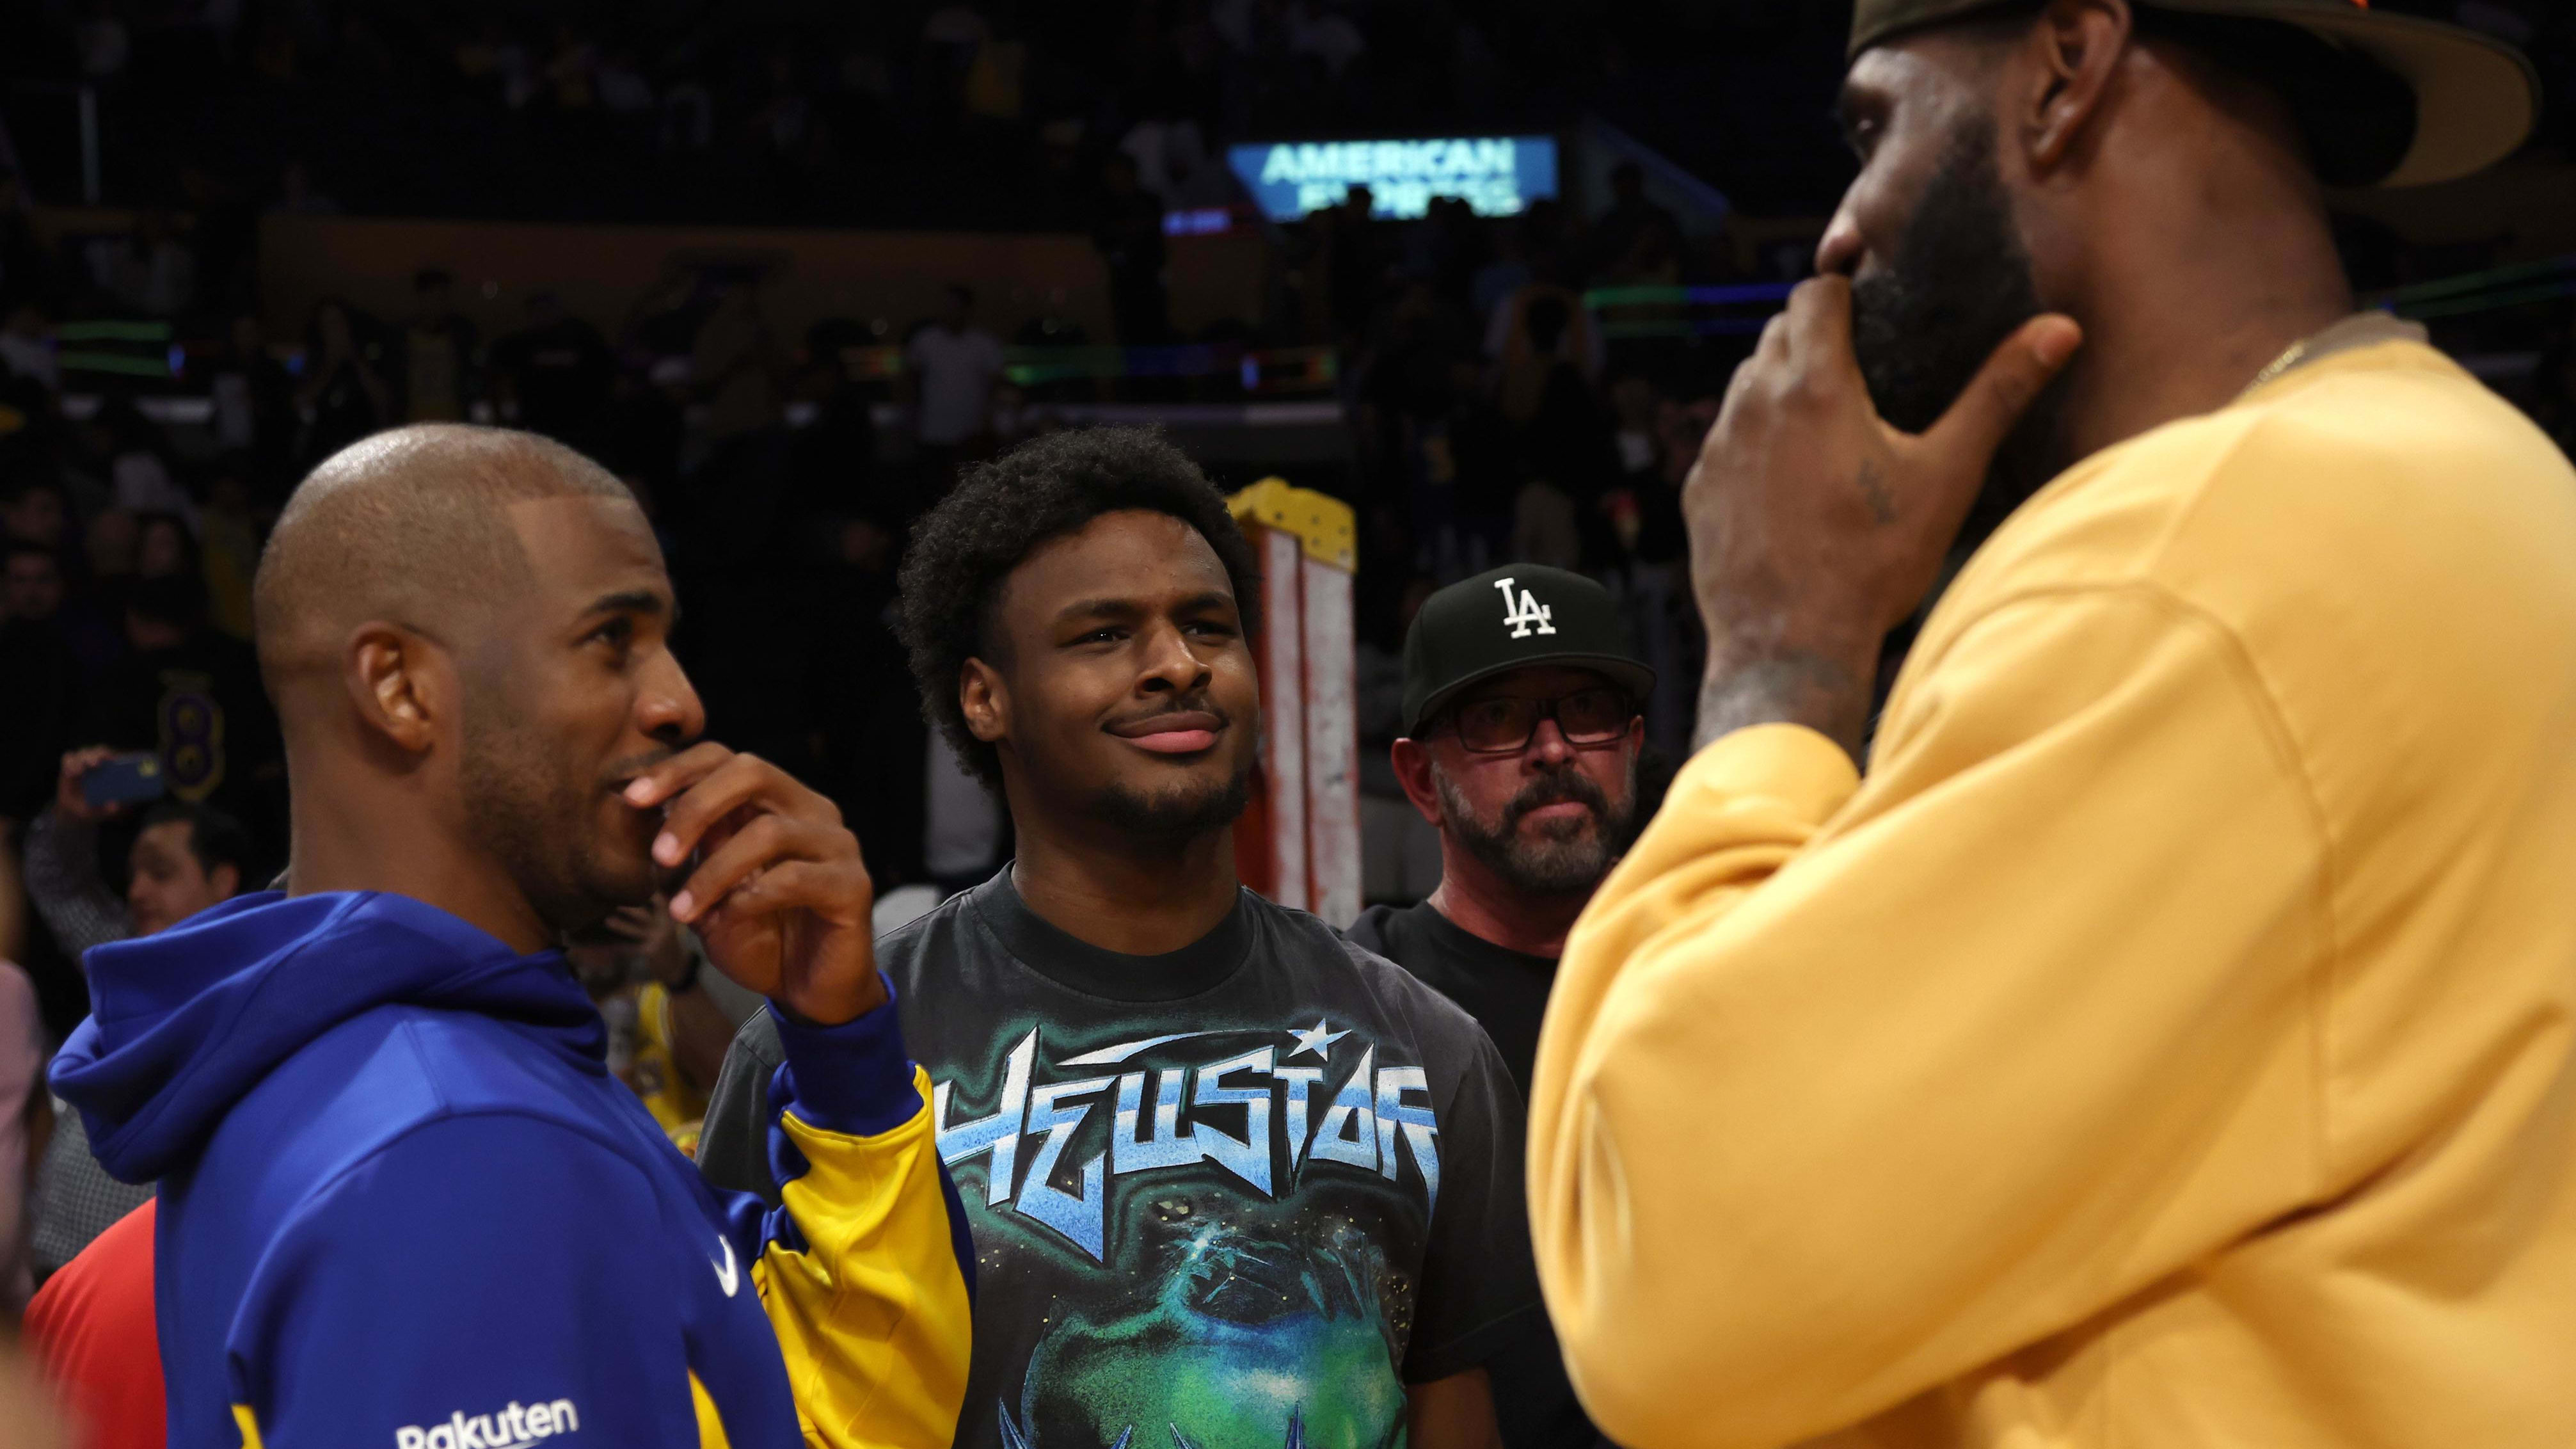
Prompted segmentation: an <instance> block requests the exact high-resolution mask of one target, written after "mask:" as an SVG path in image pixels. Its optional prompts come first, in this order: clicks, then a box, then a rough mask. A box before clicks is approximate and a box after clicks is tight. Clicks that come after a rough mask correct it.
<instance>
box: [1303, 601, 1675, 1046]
mask: <svg viewBox="0 0 2576 1449" xmlns="http://www.w3.org/2000/svg"><path fill="white" fill-rule="evenodd" d="M1654 683H1655V672H1654V671H1653V670H1651V669H1649V668H1647V667H1646V666H1645V665H1644V664H1643V663H1642V662H1640V661H1639V660H1638V659H1637V658H1636V657H1635V651H1634V650H1633V649H1632V648H1631V647H1630V646H1629V644H1628V641H1627V631H1626V630H1625V629H1624V628H1623V627H1622V626H1621V624H1620V621H1619V616H1618V606H1617V605H1615V604H1613V603H1612V602H1611V600H1610V596H1609V594H1608V593H1607V592H1606V591H1604V590H1603V589H1602V587H1601V586H1600V585H1599V584H1596V583H1594V582H1593V581H1592V580H1590V579H1587V578H1585V577H1584V576H1583V575H1581V574H1577V573H1568V572H1567V571H1565V570H1564V569H1554V568H1549V567H1547V566H1545V565H1543V564H1506V565H1504V566H1503V567H1501V568H1498V569H1493V570H1491V571H1489V572H1486V573H1482V574H1478V575H1477V576H1476V577H1474V578H1471V579H1468V580H1466V581H1464V582H1462V583H1455V584H1451V585H1449V586H1448V587H1447V588H1444V589H1442V590H1440V591H1439V592H1438V593H1436V594H1433V595H1432V596H1431V597H1430V598H1429V599H1426V600H1424V601H1423V605H1422V609H1421V612H1419V613H1417V614H1416V615H1415V616H1414V620H1413V626H1412V628H1411V629H1410V630H1409V631H1407V633H1406V634H1405V638H1404V734H1405V737H1404V738H1402V739H1399V740H1397V741H1396V742H1395V750H1394V762H1395V773H1396V778H1397V780H1398V781H1399V782H1400V783H1402V784H1403V786H1404V793H1405V795H1406V796H1407V797H1408V798H1409V799H1411V800H1412V801H1413V805H1414V808H1415V809H1417V810H1420V811H1421V812H1422V818H1423V819H1425V820H1427V821H1429V822H1431V825H1432V827H1433V828H1434V829H1436V830H1438V831H1439V832H1440V867H1441V869H1440V884H1439V886H1438V887H1437V888H1436V889H1434V890H1433V891H1432V892H1431V896H1430V898H1429V899H1428V900H1425V901H1423V902H1422V903H1421V904H1419V905H1416V906H1411V907H1404V908H1397V907H1393V906H1373V907H1371V908H1370V909H1369V910H1368V911H1366V912H1364V913H1363V914H1362V915H1361V916H1360V918H1359V921H1358V922H1357V923H1356V924H1355V925H1353V926H1352V927H1351V930H1350V932H1349V935H1350V938H1351V939H1352V940H1354V941H1356V942H1358V943H1359V944H1360V945H1362V946H1365V947H1367V948H1368V949H1369V950H1372V951H1375V952H1377V953H1378V954H1379V955H1382V956H1384V957H1386V958H1387V959H1389V960H1391V961H1393V962H1395V963H1396V964H1397V965H1399V966H1402V967H1403V968H1404V969H1405V970H1407V971H1410V972H1412V973H1413V974H1414V975H1416V976H1419V977H1421V978H1422V979H1423V980H1424V981H1425V982H1428V983H1429V984H1430V985H1432V986H1434V987H1436V988H1438V989H1439V991H1440V992H1441V994H1442V995H1445V996H1447V997H1449V998H1450V999H1451V1000H1453V1001H1455V1002H1457V1003H1458V1004H1459V1005H1461V1006H1463V1007H1465V1008H1467V1011H1468V1013H1469V1014H1470V1015H1472V1016H1474V1017H1475V1018H1476V1020H1477V1021H1478V1023H1480V1024H1481V1025H1483V1027H1484V1028H1485V1033H1486V1035H1488V1036H1490V1037H1492V1038H1493V1039H1494V1045H1495V1046H1496V1047H1498V1048H1500V1049H1501V1050H1502V1053H1503V1061H1504V1064H1505V1065H1507V1066H1509V1067H1510V1068H1511V1071H1512V1080H1513V1081H1514V1082H1515V1083H1517V1084H1518V1085H1519V1087H1520V1089H1521V1091H1522V1092H1523V1093H1524V1094H1526V1093H1527V1092H1528V1091H1529V1080H1530V1061H1531V1058H1532V1057H1533V1056H1535V1055H1536V1054H1537V1051H1538V1028H1539V1018H1540V1015H1541V1014H1542V1013H1543V1012H1545V1011H1546V1009H1547V991H1548V985H1549V983H1550V982H1551V980H1552V979H1553V978H1554V976H1555V974H1556V958H1557V956H1558V955H1559V954H1560V953H1561V952H1562V951H1563V950H1564V949H1565V933H1566V932H1567V931H1568V930H1571V929H1572V928H1573V926H1574V918H1575V916H1576V915H1577V914H1578V913H1580V912H1581V911H1582V909H1583V903H1584V902H1585V901H1587V900H1590V899H1591V898H1592V891H1593V888H1594V887H1595V886H1598V885H1599V884H1601V878H1602V877H1603V876H1604V875H1607V874H1609V872H1610V866H1611V863H1612V862H1614V861H1616V860H1617V859H1618V857H1619V852H1620V850H1621V849H1623V848H1624V847H1625V846H1626V845H1627V843H1628V836H1629V833H1630V830H1631V828H1632V827H1633V826H1634V824H1635V816H1636V808H1637V754H1638V751H1639V749H1640V748H1641V747H1642V746H1643V744H1644V740H1645V726H1644V721H1643V719H1642V718H1641V717H1640V714H1639V710H1640V709H1641V708H1642V706H1643V705H1644V703H1645V699H1646V695H1647V692H1648V691H1649V690H1651V689H1653V687H1654Z"/></svg>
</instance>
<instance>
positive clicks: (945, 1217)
mask: <svg viewBox="0 0 2576 1449" xmlns="http://www.w3.org/2000/svg"><path fill="white" fill-rule="evenodd" d="M778 1026H779V1037H780V1041H781V1044H782V1046H783V1047H784V1049H785V1052H786V1056H787V1065H786V1066H785V1067H783V1068H781V1069H780V1070H779V1072H778V1073H777V1079H776V1081H775V1083H774V1084H773V1086H772V1088H771V1103H772V1106H773V1108H774V1109H775V1110H776V1112H777V1119H776V1120H777V1131H776V1135H775V1136H774V1137H773V1138H772V1147H771V1154H772V1161H773V1163H774V1164H775V1165H777V1166H778V1167H779V1168H780V1169H781V1170H780V1172H779V1177H780V1196H781V1198H782V1199H783V1204H784V1205H783V1206H782V1207H781V1208H780V1209H778V1210H777V1211H774V1212H771V1213H770V1214H769V1215H768V1219H767V1221H766V1223H765V1224H764V1225H763V1231H762V1235H761V1236H762V1243H761V1251H760V1255H759V1257H758V1258H757V1259H756V1260H755V1261H754V1262H753V1264H752V1280H753V1282H754V1283H755V1284H757V1285H758V1287H759V1289H760V1300H761V1306H762V1308H763V1309H765V1310H766V1311H767V1313H768V1315H769V1322H770V1326H771V1327H772V1328H773V1329H774V1330H776V1332H777V1334H778V1347H779V1352H780V1354H781V1356H782V1357H784V1359H785V1360H786V1364H787V1378H788V1384H789V1387H790V1388H791V1389H792V1391H793V1392H794V1394H795V1398H796V1413H797V1417H798V1419H799V1421H800V1422H801V1423H802V1425H803V1427H804V1430H805V1442H806V1443H808V1444H810V1445H815V1446H818V1449H860V1446H871V1449H873V1446H892V1449H946V1446H947V1445H948V1444H949V1443H950V1442H951V1440H952V1439H954V1437H955V1435H956V1431H957V1413H958V1410H959V1408H960V1407H961V1406H962V1405H963V1403H964V1402H965V1396H966V1360H967V1352H968V1348H969V1343H970V1338H969V1322H968V1305H969V1301H970V1297H971V1294H972V1291H973V1290H972V1286H971V1285H972V1280H971V1278H970V1276H969V1274H970V1273H971V1272H972V1269H971V1267H970V1266H969V1265H970V1263H971V1256H970V1253H969V1250H968V1248H967V1247H966V1243H967V1237H966V1231H965V1227H964V1212H963V1208H962V1207H961V1205H960V1204H959V1203H958V1201H957V1196H956V1192H955V1190H954V1188H953V1187H952V1186H951V1185H950V1183H949V1181H948V1175H947V1172H946V1170H945V1169H944V1168H942V1167H941V1166H940V1164H939V1146H938V1138H937V1134H936V1132H935V1130H934V1128H933V1124H932V1122H931V1116H930V1106H929V1102H930V1079H929V1077H928V1075H927V1074H926V1073H924V1072H923V1071H922V1070H921V1069H920V1068H919V1067H917V1066H913V1065H912V1064H911V1063H910V1062H909V1061H908V1060H907V1059H906V1058H905V1056H904V1054H903V1050H902V1042H901V1038H900V1036H899V1034H898V1033H897V1028H896V1025H895V1021H894V1009H893V1007H892V1005H891V1004H889V1005H887V1006H884V1007H881V1008H879V1009H878V1010H877V1011H875V1012H871V1013H870V1014H869V1015H868V1016H866V1017H862V1018H860V1019H859V1021H857V1022H854V1023H851V1024H849V1025H847V1026H842V1027H812V1026H803V1025H799V1024H796V1023H793V1022H790V1021H787V1020H785V1019H783V1018H782V1019H781V1020H780V1021H779V1023H778ZM832 1057H837V1059H830V1058H832ZM826 1065H828V1066H830V1067H832V1068H834V1069H835V1070H833V1071H831V1072H830V1073H829V1074H828V1076H827V1074H826V1072H825V1071H823V1070H821V1069H820V1068H822V1067H824V1066H826ZM800 1067H801V1068H802V1071H801V1073H800ZM824 1124H829V1125H824ZM746 1201H749V1200H748V1199H746Z"/></svg>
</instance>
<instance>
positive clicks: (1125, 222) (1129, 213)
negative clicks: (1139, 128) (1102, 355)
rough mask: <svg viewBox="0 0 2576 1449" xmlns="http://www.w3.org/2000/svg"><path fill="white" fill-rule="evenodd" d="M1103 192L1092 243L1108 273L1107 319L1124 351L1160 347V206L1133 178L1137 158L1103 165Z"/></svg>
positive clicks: (1163, 315)
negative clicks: (1133, 348) (1150, 346)
mask: <svg viewBox="0 0 2576 1449" xmlns="http://www.w3.org/2000/svg"><path fill="white" fill-rule="evenodd" d="M1100 179H1101V186H1102V192H1101V197H1100V200H1099V202H1098V204H1097V206H1096V207H1095V209H1094V212H1093V216H1092V223H1091V240H1092V242H1093V244H1094V245H1096V246H1098V247H1099V248H1100V259H1101V261H1103V262H1104V263H1106V264H1107V265H1108V268H1109V315H1110V319H1111V322H1112V325H1114V326H1115V327H1116V328H1117V329H1118V340H1119V342H1120V343H1122V344H1123V345H1125V346H1128V347H1140V346H1146V345H1150V344H1153V343H1158V342H1162V341H1164V340H1165V339H1166V338H1167V337H1168V336H1169V335H1170V333H1171V330H1172V328H1171V319H1170V313H1169V310H1168V308H1169V304H1168V302H1167V301H1166V299H1165V297H1164V292H1163V203H1162V199H1161V198H1159V197H1157V196H1155V195H1154V193H1152V192H1150V191H1147V190H1146V189H1145V187H1144V185H1143V183H1142V182H1141V181H1139V180H1138V178H1137V174H1136V158H1134V157H1132V156H1130V155H1128V154H1127V153H1125V152H1123V151H1121V152H1116V153H1114V154H1112V155H1111V156H1110V157H1109V159H1108V160H1107V161H1106V162H1104V163H1102V166H1101V171H1100Z"/></svg>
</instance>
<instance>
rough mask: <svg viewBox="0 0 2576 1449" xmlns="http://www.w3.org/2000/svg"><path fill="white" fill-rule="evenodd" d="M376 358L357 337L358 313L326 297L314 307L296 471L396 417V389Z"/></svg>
mask: <svg viewBox="0 0 2576 1449" xmlns="http://www.w3.org/2000/svg"><path fill="white" fill-rule="evenodd" d="M378 354H379V349H378V348H377V346H376V345H375V344H374V343H373V342H372V341H371V340H369V339H367V338H365V337H362V336H361V335H360V334H359V330H358V318H357V314H356V312H355V311H354V310H352V309H351V307H350V306H349V304H348V303H347V302H345V301H342V300H341V299H339V298H337V297H325V298H323V299H322V300H321V301H319V302H316V303H314V304H313V315H312V318H311V320H310V321H309V322H307V323H306V325H305V329H304V380H303V381H302V382H301V383H300V384H298V385H297V387H296V389H295V410H296V413H297V414H298V416H299V417H300V418H301V420H302V423H303V428H302V432H301V434H300V436H299V438H298V440H297V443H296V447H295V462H296V471H297V472H299V473H300V472H302V471H304V470H305V469H308V468H310V467H312V466H313V465H314V464H316V463H319V462H321V461H322V460H323V459H325V458H328V457H330V456H331V455H332V454H333V453H336V452H338V451H340V450H341V449H342V448H345V447H347V446H348V445H349V444H351V443H354V442H356V441H357V440H358V439H360V438H363V437H365V436H367V435H368V434H369V433H373V432H376V431H377V430H379V429H381V428H383V427H384V426H385V424H386V422H387V420H388V419H390V418H391V417H392V416H393V388H392V387H391V386H390V385H389V384H388V383H387V382H386V381H385V375H384V371H383V368H382V366H381V358H380V356H379V355H378Z"/></svg>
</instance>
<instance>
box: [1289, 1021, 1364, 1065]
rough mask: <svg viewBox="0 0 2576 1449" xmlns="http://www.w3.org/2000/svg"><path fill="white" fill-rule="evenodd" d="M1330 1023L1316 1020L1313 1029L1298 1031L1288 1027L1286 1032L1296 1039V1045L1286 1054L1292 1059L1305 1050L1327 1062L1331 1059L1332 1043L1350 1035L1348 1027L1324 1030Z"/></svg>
mask: <svg viewBox="0 0 2576 1449" xmlns="http://www.w3.org/2000/svg"><path fill="white" fill-rule="evenodd" d="M1331 1025H1332V1023H1331V1022H1329V1021H1318V1022H1316V1023H1315V1029H1314V1030H1313V1031H1298V1030H1295V1029H1293V1028H1292V1029H1290V1031H1289V1033H1288V1034H1289V1035H1290V1036H1293V1037H1295V1038H1296V1039H1297V1045H1296V1046H1295V1047H1293V1048H1291V1049H1290V1050H1289V1052H1288V1055H1289V1056H1290V1057H1291V1058H1292V1059H1293V1058H1295V1057H1298V1056H1301V1055H1303V1054H1305V1053H1307V1052H1313V1053H1314V1054H1315V1055H1316V1056H1318V1057H1320V1058H1322V1059H1323V1060H1325V1061H1328V1062H1329V1061H1331V1060H1332V1059H1333V1043H1335V1042H1337V1041H1340V1040H1341V1039H1342V1038H1343V1037H1346V1036H1349V1035H1350V1032H1349V1030H1348V1029H1344V1030H1342V1031H1326V1030H1325V1028H1326V1027H1329V1026H1331Z"/></svg>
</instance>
